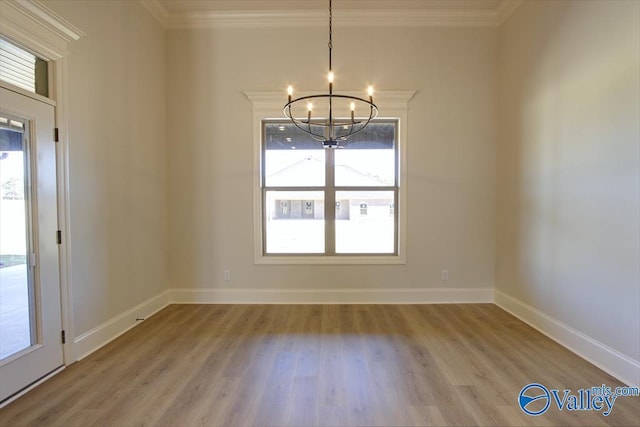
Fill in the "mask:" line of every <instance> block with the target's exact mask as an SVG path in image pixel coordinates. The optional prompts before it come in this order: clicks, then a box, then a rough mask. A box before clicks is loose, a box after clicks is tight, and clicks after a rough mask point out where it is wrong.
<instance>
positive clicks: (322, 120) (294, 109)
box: [284, 0, 378, 148]
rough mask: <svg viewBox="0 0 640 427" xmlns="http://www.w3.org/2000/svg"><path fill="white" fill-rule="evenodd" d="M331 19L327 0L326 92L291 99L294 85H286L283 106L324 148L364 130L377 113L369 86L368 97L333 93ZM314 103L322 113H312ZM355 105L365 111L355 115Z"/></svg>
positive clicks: (288, 114) (331, 13)
mask: <svg viewBox="0 0 640 427" xmlns="http://www.w3.org/2000/svg"><path fill="white" fill-rule="evenodd" d="M332 20H333V12H332V7H331V0H329V74H328V76H327V79H328V80H329V92H328V93H323V94H317V95H309V96H302V97H300V98H295V99H294V98H292V96H293V87H292V86H289V87H288V88H287V93H288V95H289V97H288V102H287V104H286V105H285V106H284V115H285V116H286V117H288V118H289V120H291V122H292V123H293V124H294V125H295V126H296V127H297V128H298V129H300V130H301V131H303V132H305V133H307V134H308V135H309V136H311V138H313V139H314V140H316V141H318V142H322V145H323V146H324V147H325V148H335V147H338V146H339V143H340V142H343V141H346V140H347V139H348V138H349V137H351V136H352V135H355V134H356V133H358V132H361V131H362V130H364V128H365V127H366V126H367V125H368V124H369V123H370V122H371V120H373V119H374V118H375V117H376V116H377V115H378V107H377V106H376V105H375V104H374V103H373V87H372V86H369V88H368V95H369V99H368V100H367V99H364V98H358V97H355V96H349V95H338V94H334V93H333V78H334V75H333V69H332V63H331V51H332V50H333V39H332V37H333V34H332ZM334 102H335V104H334ZM314 103H316V106H317V105H321V106H322V108H323V110H324V114H320V115H319V116H315V117H314V116H313V114H312V113H313V112H314ZM305 104H306V105H305ZM347 105H348V110H347ZM305 107H306V108H305ZM356 107H358V111H359V112H360V111H366V113H365V114H366V115H364V116H356ZM305 109H306V114H305ZM343 117H344V118H343Z"/></svg>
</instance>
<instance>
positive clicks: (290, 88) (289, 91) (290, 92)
mask: <svg viewBox="0 0 640 427" xmlns="http://www.w3.org/2000/svg"><path fill="white" fill-rule="evenodd" d="M287 94H288V95H289V102H291V95H293V86H291V85H289V87H288V88H287Z"/></svg>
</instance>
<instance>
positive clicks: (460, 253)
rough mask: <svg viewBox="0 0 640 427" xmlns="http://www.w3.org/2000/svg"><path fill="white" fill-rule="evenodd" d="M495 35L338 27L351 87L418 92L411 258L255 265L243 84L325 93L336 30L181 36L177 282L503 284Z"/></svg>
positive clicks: (176, 57) (412, 122)
mask: <svg viewBox="0 0 640 427" xmlns="http://www.w3.org/2000/svg"><path fill="white" fill-rule="evenodd" d="M496 35H497V30H496V29H495V28H400V29H391V28H380V29H375V30H374V29H370V28H358V29H345V28H337V29H334V68H335V70H336V88H337V90H338V91H339V90H340V89H342V90H358V89H359V88H364V87H365V85H366V84H367V83H368V82H374V84H375V85H376V87H377V88H378V89H379V90H384V89H387V90H400V89H410V90H417V95H416V96H415V97H414V99H413V100H412V101H411V103H410V105H409V126H408V132H409V146H408V158H409V160H408V173H409V175H408V183H407V185H408V227H409V230H410V232H409V235H408V236H407V239H408V246H407V247H408V251H407V264H406V265H402V266H390V265H387V266H382V265H366V266H273V265H271V266H264V265H254V260H253V245H254V240H253V221H254V218H253V187H252V186H253V178H252V173H253V171H252V164H253V162H252V159H253V154H252V112H251V103H250V102H249V101H248V100H247V99H246V97H245V96H244V95H243V93H242V92H243V91H255V90H269V91H272V90H282V91H283V98H282V99H283V102H284V101H285V97H286V92H285V89H286V86H287V84H288V83H293V84H294V85H295V86H296V87H297V88H298V89H300V90H318V89H322V90H325V88H324V82H325V78H326V77H325V75H326V70H327V50H326V43H327V42H326V37H327V31H326V29H325V28H322V27H314V28H286V29H274V28H254V29H218V30H180V31H170V32H168V35H167V44H168V48H167V64H168V69H167V70H168V71H167V80H168V108H169V109H168V114H169V133H168V136H169V155H170V161H169V168H170V177H171V180H170V200H171V210H170V218H171V219H170V224H171V231H170V236H171V237H170V242H171V248H170V255H171V271H170V273H171V281H170V282H171V286H172V287H177V288H183V287H184V288H234V289H236V288H261V289H323V288H361V289H362V288H365V289H367V288H368V289H378V288H380V289H393V288H434V287H451V288H492V287H493V284H494V271H493V270H494V247H495V240H494V206H495V195H494V192H495V185H494V182H495V175H494V173H495V165H494V158H495V150H494V140H495V137H494V112H495V109H494V104H495V99H494V98H495V84H496V80H495V79H496V70H495V67H496V61H495V59H496ZM382 114H384V112H382ZM230 207H234V208H235V209H234V210H231V209H230ZM443 268H448V269H449V274H450V276H449V277H450V279H449V281H448V282H442V281H441V280H440V270H441V269H443ZM225 269H227V270H231V278H232V280H231V281H230V282H223V280H222V279H223V270H225Z"/></svg>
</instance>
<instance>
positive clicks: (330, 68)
mask: <svg viewBox="0 0 640 427" xmlns="http://www.w3.org/2000/svg"><path fill="white" fill-rule="evenodd" d="M332 22H333V11H332V8H331V0H329V71H331V70H333V68H332V67H331V50H332V49H333V26H332Z"/></svg>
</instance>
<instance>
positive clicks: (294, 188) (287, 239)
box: [262, 120, 398, 255]
mask: <svg viewBox="0 0 640 427" xmlns="http://www.w3.org/2000/svg"><path fill="white" fill-rule="evenodd" d="M396 128H397V123H396V122H395V121H393V120H380V121H376V122H375V123H371V124H370V125H369V126H368V127H367V128H366V129H365V130H364V131H362V132H360V133H358V134H357V135H354V136H352V137H351V138H350V139H349V140H348V141H346V142H344V143H341V147H339V148H334V149H325V148H323V146H322V144H321V143H319V142H317V141H314V140H313V139H311V138H310V137H309V136H308V135H306V134H305V133H304V132H301V131H300V130H298V129H297V128H296V127H295V126H294V125H293V124H292V123H290V122H286V121H278V120H266V121H263V141H262V142H263V143H262V166H263V167H262V174H263V175H262V191H263V197H262V210H263V252H264V254H266V255H268V254H315V255H342V254H344V255H367V254H372V255H373V254H384V255H394V254H397V252H398V249H397V248H398V244H397V240H398V236H397V234H398V232H397V230H398V226H397V224H398V221H397V209H396V206H398V204H397V202H398V200H397V199H398V179H397V176H398V173H397V172H398V171H397V169H398V167H397V165H398V156H397V144H396V135H397V133H396Z"/></svg>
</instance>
